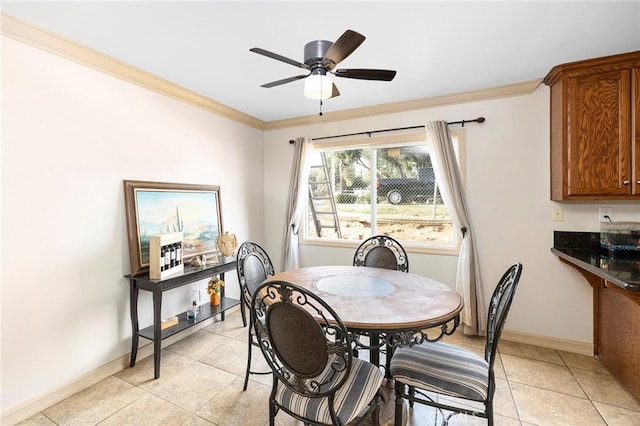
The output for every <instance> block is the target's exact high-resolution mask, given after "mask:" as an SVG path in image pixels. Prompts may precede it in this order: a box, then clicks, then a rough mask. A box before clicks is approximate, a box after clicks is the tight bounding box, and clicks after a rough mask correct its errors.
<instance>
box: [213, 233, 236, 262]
mask: <svg viewBox="0 0 640 426" xmlns="http://www.w3.org/2000/svg"><path fill="white" fill-rule="evenodd" d="M216 246H217V247H218V250H220V253H222V254H223V255H224V256H231V255H233V252H234V251H235V250H236V247H237V246H238V240H236V235H235V234H230V233H229V232H225V233H224V234H222V235H219V236H218V239H217V240H216Z"/></svg>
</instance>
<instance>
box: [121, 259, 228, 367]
mask: <svg viewBox="0 0 640 426" xmlns="http://www.w3.org/2000/svg"><path fill="white" fill-rule="evenodd" d="M234 269H236V259H235V258H234V257H226V258H225V260H224V261H222V262H220V263H216V264H211V265H206V266H185V267H184V271H183V272H182V273H179V274H176V275H174V276H172V277H169V278H165V279H163V280H152V279H150V278H149V274H148V273H146V274H142V275H137V276H131V275H125V278H128V279H129V295H130V302H131V328H132V336H131V361H130V363H129V365H130V366H131V367H133V366H134V365H135V364H136V357H137V355H138V341H139V338H140V337H144V338H145V339H149V340H152V341H153V367H154V370H153V372H154V378H156V379H157V378H159V377H160V351H161V343H162V340H163V339H166V338H167V337H170V336H173V335H174V334H176V333H179V332H181V331H183V330H186V329H187V328H189V327H192V326H194V325H196V324H198V323H200V322H202V321H205V320H207V319H209V318H211V317H213V316H215V315H220V316H221V319H222V320H223V321H224V311H226V310H227V309H230V308H232V307H234V306H237V305H239V304H240V300H239V299H231V298H227V297H225V291H224V287H222V291H221V297H220V305H218V306H210V305H209V304H208V303H207V304H204V305H200V306H199V308H198V310H199V312H198V316H197V318H196V320H195V321H189V320H187V313H186V311H185V312H183V313H181V314H179V315H178V324H176V325H173V326H171V327H168V328H166V329H164V330H162V329H161V327H160V326H161V322H162V320H161V318H160V315H161V311H162V293H163V292H165V291H167V290H171V289H174V288H178V287H181V286H183V285H186V284H190V283H192V282H195V281H198V280H202V279H205V278H211V277H212V276H214V275H220V278H221V279H222V280H224V273H225V272H228V271H232V270H234ZM140 290H146V291H150V292H151V293H153V325H151V326H149V327H146V328H143V329H142V330H140V327H139V324H138V293H139V291H140Z"/></svg>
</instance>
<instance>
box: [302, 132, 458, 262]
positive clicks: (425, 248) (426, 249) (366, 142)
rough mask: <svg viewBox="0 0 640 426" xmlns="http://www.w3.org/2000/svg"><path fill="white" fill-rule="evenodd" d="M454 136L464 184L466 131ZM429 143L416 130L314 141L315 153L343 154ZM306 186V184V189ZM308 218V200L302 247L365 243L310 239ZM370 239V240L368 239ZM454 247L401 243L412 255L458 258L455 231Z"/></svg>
mask: <svg viewBox="0 0 640 426" xmlns="http://www.w3.org/2000/svg"><path fill="white" fill-rule="evenodd" d="M450 132H451V136H452V138H453V139H454V150H455V151H456V155H457V159H458V167H459V169H460V175H461V178H462V182H463V184H465V183H466V173H465V170H466V130H465V129H464V128H461V129H452V130H450ZM425 143H427V135H426V131H424V130H423V131H421V132H416V131H415V129H414V130H413V131H411V132H398V133H394V134H392V135H380V134H369V136H368V137H366V138H335V139H327V140H320V141H317V140H315V141H314V150H317V151H325V150H340V149H357V148H371V149H377V148H388V147H389V146H397V145H403V144H404V145H403V146H408V145H423V144H425ZM306 185H307V183H306V182H305V186H306ZM308 192H309V191H308V186H307V187H306V189H305V194H308ZM308 215H309V198H308V195H307V196H306V197H305V202H304V212H303V217H304V219H303V224H302V232H301V234H302V235H301V236H300V240H299V244H301V245H309V246H324V247H344V248H357V247H358V246H359V245H360V244H361V243H362V241H358V240H346V239H338V238H326V237H325V238H320V237H309V232H310V231H309V226H308V220H306V218H307V217H308ZM367 238H368V237H367ZM454 240H455V241H454V244H452V245H446V246H440V245H434V244H429V243H426V242H416V241H406V240H402V241H401V243H402V246H403V247H404V248H405V250H406V251H407V252H411V253H424V254H439V255H452V256H454V255H455V256H457V255H458V254H459V252H460V244H461V242H462V241H461V238H460V235H459V233H457V232H455V231H454Z"/></svg>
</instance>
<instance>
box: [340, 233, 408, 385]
mask: <svg viewBox="0 0 640 426" xmlns="http://www.w3.org/2000/svg"><path fill="white" fill-rule="evenodd" d="M353 266H370V267H375V268H384V269H391V270H397V271H401V272H409V257H408V256H407V252H406V251H405V249H404V247H402V244H400V243H399V242H398V240H396V239H395V238H392V237H389V236H387V235H374V236H373V237H369V238H367V239H366V240H364V241H363V242H362V244H360V246H359V247H358V248H357V249H356V252H355V254H354V255H353ZM368 335H369V334H368V333H360V334H358V335H355V336H354V338H355V340H356V343H357V344H356V348H355V349H354V354H355V355H356V356H358V349H357V347H362V346H366V345H363V344H361V343H360V337H361V336H368ZM391 352H392V348H391V347H390V346H389V345H386V350H383V351H382V353H386V354H387V357H386V363H385V365H386V369H387V371H388V370H389V362H390V357H389V354H390V353H391ZM387 375H388V376H389V374H387Z"/></svg>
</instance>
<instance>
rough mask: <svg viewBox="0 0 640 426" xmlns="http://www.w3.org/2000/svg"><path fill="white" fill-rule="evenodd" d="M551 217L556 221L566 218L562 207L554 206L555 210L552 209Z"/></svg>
mask: <svg viewBox="0 0 640 426" xmlns="http://www.w3.org/2000/svg"><path fill="white" fill-rule="evenodd" d="M551 218H552V219H553V221H554V222H562V221H563V220H564V211H563V210H562V207H554V208H553V210H551Z"/></svg>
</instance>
